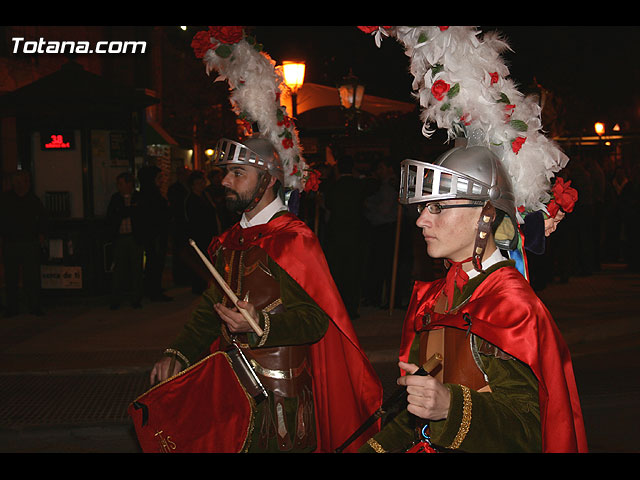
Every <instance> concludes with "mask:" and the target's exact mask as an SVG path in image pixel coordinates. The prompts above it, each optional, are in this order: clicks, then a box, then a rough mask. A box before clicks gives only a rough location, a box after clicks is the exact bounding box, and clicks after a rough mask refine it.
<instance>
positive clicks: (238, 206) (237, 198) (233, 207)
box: [224, 187, 258, 213]
mask: <svg viewBox="0 0 640 480" xmlns="http://www.w3.org/2000/svg"><path fill="white" fill-rule="evenodd" d="M257 194H258V188H256V189H255V190H254V191H252V192H249V193H245V194H240V193H238V192H236V191H235V190H231V189H230V188H226V187H225V189H224V195H225V196H224V201H225V204H226V206H227V208H228V209H229V210H230V211H232V212H235V213H242V212H244V211H245V210H246V209H247V207H248V206H249V205H251V203H253V200H254V198H255V196H256V195H257Z"/></svg>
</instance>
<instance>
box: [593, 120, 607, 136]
mask: <svg viewBox="0 0 640 480" xmlns="http://www.w3.org/2000/svg"><path fill="white" fill-rule="evenodd" d="M593 128H594V129H595V131H596V134H598V136H602V134H603V133H604V123H602V122H596V124H595V125H594V126H593Z"/></svg>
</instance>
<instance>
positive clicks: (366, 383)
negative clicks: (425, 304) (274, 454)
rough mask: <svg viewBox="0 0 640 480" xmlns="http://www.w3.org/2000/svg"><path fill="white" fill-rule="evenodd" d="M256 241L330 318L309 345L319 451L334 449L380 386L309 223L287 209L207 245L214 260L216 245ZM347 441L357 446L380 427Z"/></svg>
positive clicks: (369, 408)
mask: <svg viewBox="0 0 640 480" xmlns="http://www.w3.org/2000/svg"><path fill="white" fill-rule="evenodd" d="M252 245H256V246H258V247H260V248H262V249H263V250H265V251H266V252H267V254H268V255H269V256H270V257H271V258H272V259H273V260H274V261H275V262H276V263H277V264H278V265H280V267H282V268H283V269H284V270H285V271H286V272H287V273H288V274H289V275H290V276H291V277H292V278H293V279H294V280H295V281H296V282H297V283H298V285H300V286H301V287H302V288H303V289H304V290H305V291H306V292H307V293H308V294H309V296H311V298H313V300H314V301H315V302H316V303H317V304H318V306H319V307H320V308H321V309H322V310H323V311H324V312H325V313H326V314H327V315H328V316H329V317H330V318H331V319H332V322H329V328H328V330H327V333H326V334H325V335H324V337H323V338H322V340H320V341H318V342H316V343H314V344H313V345H312V346H311V360H312V362H313V369H312V370H313V389H314V399H315V409H316V423H317V429H316V431H317V440H318V448H317V452H327V453H328V452H333V451H334V450H335V449H336V448H337V447H339V446H340V445H341V444H342V443H343V442H344V441H345V440H346V439H347V438H348V437H349V436H350V435H351V434H352V433H354V432H355V431H356V430H357V429H358V428H359V427H360V426H361V425H362V424H363V423H364V421H365V420H367V419H368V418H369V417H370V416H371V415H372V414H373V413H374V412H375V411H376V410H377V409H378V408H379V407H380V405H381V403H382V386H381V384H380V380H379V379H378V376H377V375H376V373H375V371H374V369H373V367H372V366H371V364H370V363H369V360H368V359H367V357H366V355H365V354H364V352H363V350H362V348H361V347H360V344H359V342H358V339H357V337H356V333H355V331H354V329H353V325H352V324H351V320H350V318H349V316H348V314H347V311H346V309H345V307H344V304H343V302H342V298H341V297H340V294H339V292H338V289H337V287H336V285H335V282H334V281H333V277H332V276H331V274H330V272H329V267H328V265H327V261H326V259H325V256H324V253H323V251H322V248H321V247H320V244H319V242H318V240H317V238H316V236H315V235H314V234H313V232H312V231H311V230H310V229H309V228H308V227H307V225H306V224H305V223H304V222H302V221H301V220H299V219H298V218H297V217H295V216H294V215H292V214H290V213H287V214H284V215H281V216H279V217H277V218H274V219H273V220H271V221H270V222H268V223H266V224H264V225H258V226H255V227H250V228H245V229H243V228H241V227H240V226H239V224H236V225H234V226H233V227H232V228H231V229H229V230H227V231H226V232H224V233H223V234H222V235H220V236H218V237H216V238H214V239H213V241H212V242H211V245H210V246H209V249H208V253H209V257H210V258H211V259H213V256H214V255H215V253H216V251H217V250H218V248H219V247H220V246H224V247H227V248H230V249H233V250H243V249H246V248H248V247H249V246H252ZM372 428H373V430H371V429H370V431H369V432H367V433H365V434H363V436H362V437H360V439H358V440H356V441H355V442H353V443H352V444H351V447H350V448H348V449H346V450H345V451H346V452H349V451H356V450H357V448H358V447H359V446H360V444H361V443H362V442H364V441H365V440H366V439H368V438H370V437H371V436H372V435H373V434H374V433H375V432H376V431H377V428H379V426H378V425H374V427H372Z"/></svg>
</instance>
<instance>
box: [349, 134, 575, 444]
mask: <svg viewBox="0 0 640 480" xmlns="http://www.w3.org/2000/svg"><path fill="white" fill-rule="evenodd" d="M400 201H401V203H404V204H417V206H418V211H419V212H420V216H419V218H418V220H417V221H416V225H417V226H418V227H419V228H420V229H421V230H422V234H423V236H424V239H425V242H426V244H427V252H428V254H429V256H431V257H433V258H443V259H444V260H445V263H446V264H447V265H448V266H449V269H448V272H447V275H446V278H443V279H440V280H436V281H434V282H429V283H424V282H417V283H416V285H415V287H414V291H413V295H412V298H411V302H410V305H409V307H408V311H407V316H406V319H405V325H404V330H403V337H402V343H401V348H400V363H399V366H400V368H401V369H402V376H401V377H400V378H399V379H398V384H399V385H402V386H406V387H407V393H408V396H407V401H408V405H407V408H406V410H403V411H402V412H401V413H400V414H398V415H397V416H396V418H395V419H393V421H389V422H387V424H386V425H385V427H384V428H383V429H382V431H381V432H380V433H378V434H377V435H375V436H374V437H372V438H371V439H369V441H368V442H367V443H366V444H365V445H364V446H363V447H361V449H360V451H362V452H394V451H395V452H397V451H440V450H456V451H464V452H584V451H586V439H585V433H584V425H583V420H582V413H581V408H580V403H579V399H578V395H577V389H576V385H575V380H574V376H573V367H572V363H571V359H570V355H569V351H568V348H567V346H566V344H565V342H564V340H563V339H562V337H561V335H560V333H559V331H558V329H557V327H556V325H555V323H554V322H553V319H552V318H551V315H550V314H549V312H548V310H547V309H546V308H545V307H544V305H543V304H542V302H541V301H540V300H539V299H538V298H537V297H536V295H535V294H534V292H533V290H532V289H531V287H530V286H529V284H528V282H527V280H526V279H525V277H524V276H523V275H522V274H521V273H520V272H519V271H518V270H517V269H516V268H515V266H514V265H515V264H514V262H513V261H511V260H509V258H508V253H504V254H503V251H504V252H508V251H509V250H510V249H513V248H514V246H515V245H516V244H517V242H518V235H519V231H518V225H517V220H516V209H515V204H514V194H513V188H512V185H511V180H510V178H509V177H508V175H507V173H506V171H505V169H504V167H503V165H502V163H501V160H500V159H499V158H498V157H497V156H496V155H495V154H494V153H493V152H492V151H491V150H490V149H489V148H485V147H482V146H472V147H457V148H454V149H452V150H449V151H448V152H446V153H445V154H443V155H442V156H441V157H439V158H438V160H436V162H435V163H433V164H431V163H426V162H421V161H416V160H405V161H404V162H403V164H402V177H401V182H400ZM434 354H440V355H441V356H442V362H441V364H440V365H439V366H438V367H435V368H433V369H432V370H431V372H429V373H430V375H426V376H425V375H414V373H416V371H417V370H418V365H424V364H425V362H426V361H427V359H429V358H431V357H432V356H433V355H434Z"/></svg>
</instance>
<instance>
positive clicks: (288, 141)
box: [282, 138, 293, 148]
mask: <svg viewBox="0 0 640 480" xmlns="http://www.w3.org/2000/svg"><path fill="white" fill-rule="evenodd" d="M282 146H283V147H284V148H291V147H293V140H292V139H290V138H283V139H282Z"/></svg>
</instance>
